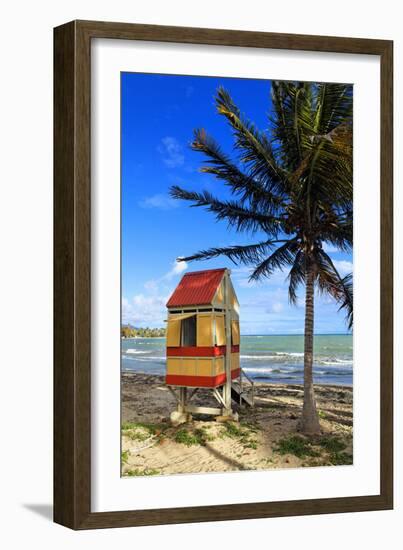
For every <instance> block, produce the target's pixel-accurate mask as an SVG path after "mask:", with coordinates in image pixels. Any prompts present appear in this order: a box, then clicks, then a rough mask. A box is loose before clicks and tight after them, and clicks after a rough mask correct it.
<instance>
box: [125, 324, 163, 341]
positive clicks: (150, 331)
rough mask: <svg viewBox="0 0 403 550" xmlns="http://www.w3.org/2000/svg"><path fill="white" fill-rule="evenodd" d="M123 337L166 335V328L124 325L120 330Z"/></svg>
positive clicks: (156, 336)
mask: <svg viewBox="0 0 403 550" xmlns="http://www.w3.org/2000/svg"><path fill="white" fill-rule="evenodd" d="M120 335H121V336H122V337H123V338H135V337H138V338H161V337H162V336H165V328H148V327H146V328H137V327H131V326H130V325H123V326H122V328H121V331H120Z"/></svg>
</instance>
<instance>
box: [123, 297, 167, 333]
mask: <svg viewBox="0 0 403 550" xmlns="http://www.w3.org/2000/svg"><path fill="white" fill-rule="evenodd" d="M168 297H169V296H160V295H157V296H154V295H153V296H146V295H144V294H136V295H135V296H133V298H132V300H130V301H129V300H128V299H127V298H123V299H122V322H123V323H130V324H131V325H135V326H140V327H146V326H149V327H161V326H163V321H164V319H165V318H166V309H165V304H166V302H167V300H168Z"/></svg>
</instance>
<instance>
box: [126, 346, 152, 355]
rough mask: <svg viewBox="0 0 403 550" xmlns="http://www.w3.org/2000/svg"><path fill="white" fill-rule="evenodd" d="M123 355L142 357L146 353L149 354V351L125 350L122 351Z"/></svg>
mask: <svg viewBox="0 0 403 550" xmlns="http://www.w3.org/2000/svg"><path fill="white" fill-rule="evenodd" d="M124 353H130V354H131V355H144V354H146V353H151V351H142V350H139V349H131V348H130V349H127V350H126V351H124Z"/></svg>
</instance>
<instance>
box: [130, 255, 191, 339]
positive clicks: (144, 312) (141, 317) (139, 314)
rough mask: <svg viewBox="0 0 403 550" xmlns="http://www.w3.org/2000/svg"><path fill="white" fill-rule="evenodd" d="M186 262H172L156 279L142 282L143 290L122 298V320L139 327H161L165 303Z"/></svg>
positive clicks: (164, 316)
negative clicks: (131, 296)
mask: <svg viewBox="0 0 403 550" xmlns="http://www.w3.org/2000/svg"><path fill="white" fill-rule="evenodd" d="M188 267H189V266H188V264H187V263H186V262H176V261H174V262H172V264H171V269H170V270H169V271H167V272H166V273H164V275H162V276H161V277H159V278H158V279H150V280H149V281H146V282H145V283H144V291H145V292H142V293H139V294H136V295H135V296H133V298H132V299H131V300H128V299H127V298H125V297H124V298H122V322H123V323H130V324H132V325H135V326H140V327H146V326H148V327H151V328H153V327H162V326H163V321H164V319H166V303H167V301H168V299H169V297H170V295H171V294H172V291H173V288H174V286H175V284H176V282H175V281H174V279H175V277H178V276H179V275H181V274H182V273H184V271H186V269H187V268H188Z"/></svg>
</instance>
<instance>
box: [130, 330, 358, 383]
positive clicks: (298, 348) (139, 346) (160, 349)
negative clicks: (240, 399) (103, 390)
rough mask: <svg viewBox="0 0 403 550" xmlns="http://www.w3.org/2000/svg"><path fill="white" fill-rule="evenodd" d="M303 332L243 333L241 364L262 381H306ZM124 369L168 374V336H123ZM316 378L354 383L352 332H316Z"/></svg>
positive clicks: (318, 381)
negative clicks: (287, 333) (277, 334)
mask: <svg viewBox="0 0 403 550" xmlns="http://www.w3.org/2000/svg"><path fill="white" fill-rule="evenodd" d="M303 346H304V337H303V336H296V335H292V336H241V367H242V368H243V369H244V371H245V372H246V373H247V375H248V376H249V377H250V378H252V379H253V380H256V381H259V382H270V383H281V384H287V383H288V384H301V383H302V382H303V359H304V358H303ZM122 370H123V371H133V372H141V373H146V374H165V338H127V339H122ZM313 377H314V382H315V383H317V384H336V385H352V383H353V338H352V336H351V335H339V334H331V335H315V338H314V367H313Z"/></svg>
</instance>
